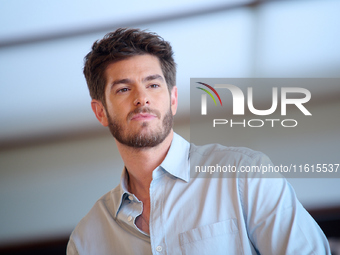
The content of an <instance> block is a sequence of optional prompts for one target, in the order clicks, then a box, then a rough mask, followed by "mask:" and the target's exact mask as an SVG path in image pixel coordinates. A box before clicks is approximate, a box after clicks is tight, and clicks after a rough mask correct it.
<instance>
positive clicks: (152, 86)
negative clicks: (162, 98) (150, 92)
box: [150, 84, 159, 88]
mask: <svg viewBox="0 0 340 255" xmlns="http://www.w3.org/2000/svg"><path fill="white" fill-rule="evenodd" d="M150 87H151V88H158V87H159V85H158V84H152V85H150Z"/></svg>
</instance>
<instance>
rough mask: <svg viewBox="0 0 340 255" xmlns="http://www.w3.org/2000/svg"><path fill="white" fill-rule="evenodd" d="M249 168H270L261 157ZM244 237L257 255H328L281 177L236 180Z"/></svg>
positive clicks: (318, 231) (325, 245)
mask: <svg viewBox="0 0 340 255" xmlns="http://www.w3.org/2000/svg"><path fill="white" fill-rule="evenodd" d="M252 164H256V165H260V164H263V165H265V164H267V165H268V164H271V162H270V160H269V159H268V157H266V156H264V155H263V154H261V155H260V156H258V157H257V158H256V160H254V161H253V162H252ZM239 183H240V187H239V188H240V194H241V200H242V201H241V203H242V207H243V210H244V217H245V221H246V224H247V228H248V235H249V238H250V240H251V242H252V243H253V245H254V247H255V249H256V250H257V251H258V252H259V253H260V254H331V252H330V248H329V244H328V241H327V239H326V237H325V235H324V233H323V232H322V230H321V229H320V227H319V226H318V224H317V223H316V222H315V220H314V219H313V218H312V217H311V216H310V215H309V214H308V212H307V211H306V210H305V209H304V208H303V206H302V205H301V203H300V202H299V201H298V200H297V198H296V195H295V192H294V190H293V188H292V187H291V185H290V184H289V183H288V182H287V180H285V179H284V178H283V177H282V176H279V175H278V176H277V177H276V178H273V176H271V178H265V177H263V176H256V177H255V178H254V176H253V177H251V178H250V177H249V178H246V177H245V178H242V179H240V180H239Z"/></svg>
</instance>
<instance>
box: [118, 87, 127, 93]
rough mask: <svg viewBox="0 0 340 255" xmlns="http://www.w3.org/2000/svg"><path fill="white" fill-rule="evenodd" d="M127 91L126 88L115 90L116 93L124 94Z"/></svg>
mask: <svg viewBox="0 0 340 255" xmlns="http://www.w3.org/2000/svg"><path fill="white" fill-rule="evenodd" d="M128 90H129V89H128V88H122V89H119V90H117V93H124V92H126V91H128Z"/></svg>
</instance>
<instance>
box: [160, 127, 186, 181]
mask: <svg viewBox="0 0 340 255" xmlns="http://www.w3.org/2000/svg"><path fill="white" fill-rule="evenodd" d="M189 149H190V143H189V142H188V141H186V140H185V139H184V138H183V137H181V136H180V135H178V134H176V133H174V137H173V139H172V142H171V146H170V148H169V151H168V154H167V155H166V157H165V159H164V160H163V162H162V163H161V165H160V166H161V168H163V169H164V170H165V171H167V172H168V173H169V174H171V175H173V176H175V177H177V178H180V179H182V180H183V181H186V182H188V181H189V179H190V171H189Z"/></svg>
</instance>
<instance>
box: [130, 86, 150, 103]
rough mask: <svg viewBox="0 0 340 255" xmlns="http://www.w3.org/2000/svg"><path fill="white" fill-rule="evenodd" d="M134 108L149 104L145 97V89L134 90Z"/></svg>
mask: <svg viewBox="0 0 340 255" xmlns="http://www.w3.org/2000/svg"><path fill="white" fill-rule="evenodd" d="M133 104H134V105H135V106H145V105H147V104H149V99H148V96H147V93H146V91H145V89H137V90H136V95H135V100H134V102H133Z"/></svg>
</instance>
